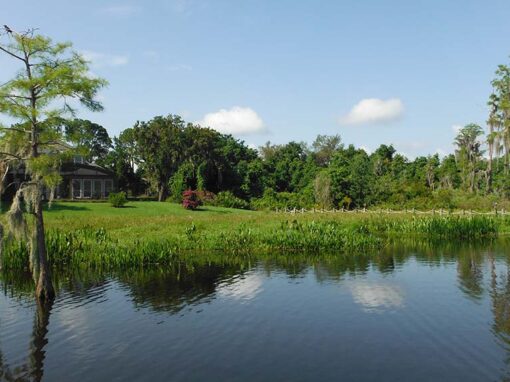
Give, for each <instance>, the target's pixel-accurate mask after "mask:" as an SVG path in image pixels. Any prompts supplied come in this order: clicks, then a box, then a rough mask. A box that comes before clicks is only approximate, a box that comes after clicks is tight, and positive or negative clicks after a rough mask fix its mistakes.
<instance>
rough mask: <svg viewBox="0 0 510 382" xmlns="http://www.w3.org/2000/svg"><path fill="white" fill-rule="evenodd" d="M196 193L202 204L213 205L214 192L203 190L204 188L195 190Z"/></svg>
mask: <svg viewBox="0 0 510 382" xmlns="http://www.w3.org/2000/svg"><path fill="white" fill-rule="evenodd" d="M196 193H197V196H198V200H200V203H202V204H204V205H211V206H213V205H214V199H215V198H216V194H215V193H214V192H211V191H205V190H203V191H200V190H197V191H196Z"/></svg>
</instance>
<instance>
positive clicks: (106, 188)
mask: <svg viewBox="0 0 510 382" xmlns="http://www.w3.org/2000/svg"><path fill="white" fill-rule="evenodd" d="M112 190H113V181H111V180H109V179H107V180H105V181H104V196H108V195H110V192H112Z"/></svg>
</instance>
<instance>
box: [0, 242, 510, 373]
mask: <svg viewBox="0 0 510 382" xmlns="http://www.w3.org/2000/svg"><path fill="white" fill-rule="evenodd" d="M507 253H508V250H507V248H504V247H501V246H499V247H492V248H491V247H489V246H486V247H478V248H457V249H451V248H450V249H430V248H429V249H427V250H412V249H399V250H397V249H395V250H388V251H387V253H384V254H380V255H378V256H374V257H364V256H357V257H353V256H351V257H349V258H345V257H341V256H339V257H336V258H335V257H328V258H324V259H321V260H318V259H316V260H310V259H308V260H307V259H304V258H303V259H300V258H297V257H294V258H293V259H292V260H281V261H279V262H267V261H257V262H252V263H248V262H246V263H244V264H242V263H238V264H221V265H220V264H214V263H213V264H209V265H199V264H181V265H179V266H175V267H174V268H172V269H168V270H165V271H155V270H153V271H147V270H146V271H131V272H121V273H116V274H101V273H99V272H98V273H92V272H85V271H82V272H81V273H80V272H75V273H73V274H58V275H55V277H56V283H57V284H58V297H57V299H56V301H55V303H54V304H53V306H51V307H41V306H37V305H36V304H35V303H34V301H33V298H32V294H31V291H30V280H27V279H25V278H23V277H19V276H16V278H11V277H8V276H3V281H0V286H1V287H2V294H1V296H0V379H4V380H17V379H20V380H24V379H26V380H39V379H42V380H46V381H70V380H74V381H114V380H118V381H125V380H146V381H155V380H183V381H194V380H207V381H229V380H243V381H249V380H258V381H267V380H295V381H300V380H302V381H311V380H401V381H404V380H412V381H418V380H458V381H490V380H505V379H507V378H509V377H510V364H509V361H510V342H509V341H510V337H509V334H510V283H509V278H508V276H509V272H510V268H509V257H507Z"/></svg>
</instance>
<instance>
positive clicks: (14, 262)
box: [4, 202, 510, 269]
mask: <svg viewBox="0 0 510 382" xmlns="http://www.w3.org/2000/svg"><path fill="white" fill-rule="evenodd" d="M45 221H46V229H47V232H48V234H47V246H48V252H49V256H50V261H51V262H52V264H53V265H54V266H62V267H63V266H68V265H83V264H85V265H87V266H94V267H102V268H108V269H113V268H116V267H125V266H139V265H148V264H156V263H157V264H170V263H173V262H175V261H180V260H183V259H188V258H193V257H195V258H196V257H201V256H204V254H207V253H211V252H212V251H214V252H219V253H221V254H222V256H253V254H254V253H264V254H266V255H267V254H274V255H275V256H276V254H282V253H283V254H285V253H286V254H292V253H310V254H314V253H325V252H328V253H331V252H336V253H339V252H343V253H352V254H354V253H367V252H371V251H372V252H373V251H376V250H378V249H380V248H382V247H383V246H385V245H387V244H388V243H389V242H390V241H392V240H395V238H397V239H398V238H399V237H414V238H420V239H422V240H452V241H455V240H457V241H460V240H475V239H485V238H489V239H493V238H495V237H496V236H498V234H501V233H506V232H509V227H510V221H509V218H507V217H489V216H475V217H460V216H448V215H446V216H414V215H412V214H395V215H384V214H380V215H378V214H371V215H365V214H361V213H360V214H354V213H349V214H341V213H323V214H321V213H317V214H295V215H290V214H281V213H275V212H260V211H245V210H234V209H228V208H220V207H202V208H201V209H200V210H197V211H189V210H185V209H184V208H182V207H181V206H180V205H178V204H172V203H158V202H130V203H129V204H128V205H126V207H124V208H113V207H111V206H110V205H109V204H108V203H90V202H57V203H54V204H53V206H52V207H51V208H49V209H47V211H46V214H45ZM27 258H28V256H26V248H25V247H24V246H23V245H21V244H20V243H19V242H16V241H14V240H11V241H8V242H7V244H6V247H5V251H4V268H9V269H16V268H17V269H19V268H21V267H26V261H27Z"/></svg>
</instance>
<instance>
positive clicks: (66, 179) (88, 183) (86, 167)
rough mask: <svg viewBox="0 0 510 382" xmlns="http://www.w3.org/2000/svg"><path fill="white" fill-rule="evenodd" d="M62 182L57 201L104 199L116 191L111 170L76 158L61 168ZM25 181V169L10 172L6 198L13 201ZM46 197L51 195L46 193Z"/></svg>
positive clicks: (78, 157) (57, 190)
mask: <svg viewBox="0 0 510 382" xmlns="http://www.w3.org/2000/svg"><path fill="white" fill-rule="evenodd" d="M60 175H61V177H62V182H61V183H60V185H59V186H58V187H57V189H56V190H55V195H54V197H55V199H102V198H106V197H108V195H109V194H110V193H111V192H114V191H115V189H116V187H115V186H116V185H115V181H114V175H113V172H111V171H110V170H108V169H106V168H104V167H101V166H99V165H97V164H95V163H90V162H87V161H86V160H85V159H84V158H83V157H82V156H79V155H77V156H75V157H74V158H73V161H72V162H69V163H64V164H62V166H61V168H60ZM24 179H25V169H23V168H20V169H15V170H12V171H10V172H9V174H8V175H7V180H6V189H5V198H7V199H11V198H12V196H13V195H14V193H15V191H16V190H17V189H18V187H19V185H20V183H21V182H23V180H24ZM46 194H47V195H46V197H47V196H49V193H48V192H46Z"/></svg>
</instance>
